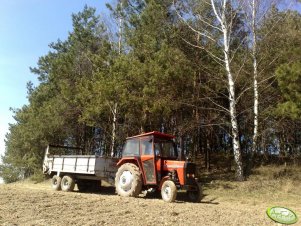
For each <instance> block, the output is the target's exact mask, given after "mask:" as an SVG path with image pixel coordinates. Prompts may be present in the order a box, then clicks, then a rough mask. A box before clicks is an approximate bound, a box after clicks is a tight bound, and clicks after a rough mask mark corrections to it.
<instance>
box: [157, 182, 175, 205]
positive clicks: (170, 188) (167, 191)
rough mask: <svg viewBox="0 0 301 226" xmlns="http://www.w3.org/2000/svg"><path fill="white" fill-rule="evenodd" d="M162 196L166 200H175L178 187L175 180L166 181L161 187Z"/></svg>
mask: <svg viewBox="0 0 301 226" xmlns="http://www.w3.org/2000/svg"><path fill="white" fill-rule="evenodd" d="M161 196H162V199H163V200H164V201H165V202H174V201H175V200H176V197H177V187H176V185H175V183H174V182H173V181H171V180H167V181H164V183H163V185H162V188H161Z"/></svg>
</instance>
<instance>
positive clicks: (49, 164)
mask: <svg viewBox="0 0 301 226" xmlns="http://www.w3.org/2000/svg"><path fill="white" fill-rule="evenodd" d="M52 149H55V150H58V149H60V150H61V151H59V152H58V151H56V152H52ZM77 149H79V148H75V147H66V146H57V145H48V146H47V148H46V151H45V157H44V161H43V173H44V174H48V175H50V176H51V177H52V180H51V185H52V188H53V189H54V190H63V191H72V190H73V189H74V186H75V184H77V186H78V189H79V190H80V191H88V190H90V191H94V190H98V189H99V188H100V185H101V181H102V180H103V181H106V182H107V183H109V184H111V185H114V182H115V174H116V172H117V169H118V168H117V162H118V160H119V159H118V158H110V157H104V156H99V155H79V154H75V155H74V154H73V155H72V154H71V155H70V154H66V152H67V151H70V150H77Z"/></svg>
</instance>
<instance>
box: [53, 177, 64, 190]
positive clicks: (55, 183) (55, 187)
mask: <svg viewBox="0 0 301 226" xmlns="http://www.w3.org/2000/svg"><path fill="white" fill-rule="evenodd" d="M61 181H62V178H61V177H59V176H57V175H54V176H53V177H52V179H51V188H52V189H53V190H55V191H59V190H61V189H62V188H61Z"/></svg>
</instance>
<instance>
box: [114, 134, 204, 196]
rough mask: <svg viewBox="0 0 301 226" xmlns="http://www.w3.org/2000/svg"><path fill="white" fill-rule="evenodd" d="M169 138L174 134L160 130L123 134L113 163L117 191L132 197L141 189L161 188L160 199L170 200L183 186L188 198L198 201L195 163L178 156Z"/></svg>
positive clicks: (198, 189) (171, 139)
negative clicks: (180, 159) (125, 138)
mask: <svg viewBox="0 0 301 226" xmlns="http://www.w3.org/2000/svg"><path fill="white" fill-rule="evenodd" d="M173 139H174V136H171V135H168V134H164V133H160V132H150V133H144V134H141V135H138V136H133V137H129V138H127V140H126V143H125V146H124V149H123V152H122V158H121V159H120V160H119V161H118V163H117V166H118V170H117V173H116V177H115V187H116V191H117V193H118V195H120V196H126V197H136V196H138V195H139V194H140V193H141V191H142V190H149V191H151V190H152V191H161V196H162V199H163V200H164V201H166V202H173V201H174V200H175V199H176V196H177V191H178V190H186V192H187V195H188V198H189V199H190V200H191V201H193V202H198V201H200V198H201V190H200V187H199V185H198V183H197V178H196V165H195V164H194V163H191V162H187V161H179V160H178V152H177V148H176V145H175V143H174V141H173Z"/></svg>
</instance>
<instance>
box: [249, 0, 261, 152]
mask: <svg viewBox="0 0 301 226" xmlns="http://www.w3.org/2000/svg"><path fill="white" fill-rule="evenodd" d="M251 32H252V58H253V86H254V87H253V89H254V109H253V112H254V131H253V140H252V154H254V153H255V152H256V147H257V137H258V104H259V103H258V102H259V99H258V98H259V97H258V80H257V79H258V78H257V77H258V65H257V41H256V38H257V37H256V2H255V0H252V26H251Z"/></svg>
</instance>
